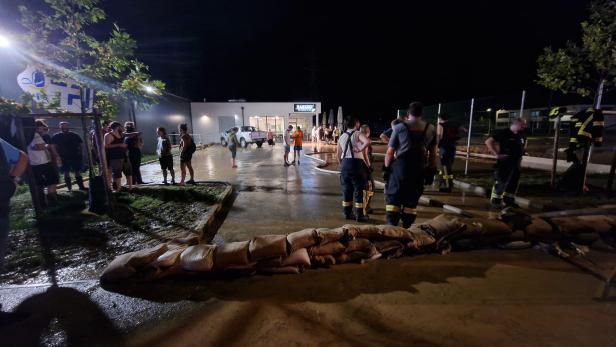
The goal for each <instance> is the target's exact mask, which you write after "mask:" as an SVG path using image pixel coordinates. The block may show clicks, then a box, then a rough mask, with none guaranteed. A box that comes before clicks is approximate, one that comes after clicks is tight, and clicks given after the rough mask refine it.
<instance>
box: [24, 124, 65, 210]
mask: <svg viewBox="0 0 616 347" xmlns="http://www.w3.org/2000/svg"><path fill="white" fill-rule="evenodd" d="M46 128H47V124H45V123H44V122H43V121H42V120H37V121H36V122H35V132H34V136H33V138H32V141H31V142H30V144H29V145H28V159H29V161H30V166H31V167H32V172H33V174H34V181H35V182H36V185H37V187H38V189H39V196H40V197H41V206H55V205H56V204H57V202H58V199H57V193H56V185H57V184H58V182H59V179H60V177H59V175H58V171H57V170H56V168H55V166H54V163H53V161H52V160H51V153H50V151H51V149H50V146H51V145H50V144H48V143H46V142H45V140H43V137H42V134H43V133H44V132H45V129H46ZM45 188H47V197H46V199H45Z"/></svg>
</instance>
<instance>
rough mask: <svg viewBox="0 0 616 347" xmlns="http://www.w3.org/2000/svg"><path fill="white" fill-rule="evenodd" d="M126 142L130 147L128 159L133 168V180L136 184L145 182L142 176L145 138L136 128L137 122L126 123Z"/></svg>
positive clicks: (128, 147)
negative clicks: (142, 155) (142, 153)
mask: <svg viewBox="0 0 616 347" xmlns="http://www.w3.org/2000/svg"><path fill="white" fill-rule="evenodd" d="M124 129H125V130H126V131H125V132H124V143H126V146H127V149H128V160H129V161H130V167H131V168H132V170H133V181H134V183H135V184H143V179H142V178H141V149H142V148H143V139H142V138H141V133H140V132H137V130H136V129H135V123H133V122H126V123H124Z"/></svg>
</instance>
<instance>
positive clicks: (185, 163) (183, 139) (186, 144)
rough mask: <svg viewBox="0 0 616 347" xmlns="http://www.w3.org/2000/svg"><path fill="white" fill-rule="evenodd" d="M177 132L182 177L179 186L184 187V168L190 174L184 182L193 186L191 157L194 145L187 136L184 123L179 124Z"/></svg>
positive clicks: (186, 127) (194, 148)
mask: <svg viewBox="0 0 616 347" xmlns="http://www.w3.org/2000/svg"><path fill="white" fill-rule="evenodd" d="M178 130H179V131H180V170H181V171H182V176H181V180H180V185H181V186H183V185H184V180H185V179H186V168H188V173H189V174H190V179H189V180H188V181H186V183H188V184H195V171H194V170H193V167H192V156H193V153H195V150H196V145H195V142H194V141H193V138H192V137H191V136H190V135H189V134H188V126H187V125H186V123H183V124H180V126H179V128H178Z"/></svg>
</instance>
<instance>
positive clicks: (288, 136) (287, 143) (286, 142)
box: [284, 124, 293, 166]
mask: <svg viewBox="0 0 616 347" xmlns="http://www.w3.org/2000/svg"><path fill="white" fill-rule="evenodd" d="M291 130H293V126H292V125H290V124H289V127H288V128H287V130H285V132H284V166H289V165H291V164H289V152H291Z"/></svg>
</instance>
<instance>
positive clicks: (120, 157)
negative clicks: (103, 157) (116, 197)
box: [104, 122, 133, 193]
mask: <svg viewBox="0 0 616 347" xmlns="http://www.w3.org/2000/svg"><path fill="white" fill-rule="evenodd" d="M104 140H105V150H106V151H107V160H109V166H110V167H111V175H112V176H113V185H112V187H113V190H114V191H115V192H116V193H117V192H120V191H121V190H122V174H124V176H126V183H127V184H128V191H132V190H133V170H132V168H131V166H130V161H129V160H128V157H127V156H126V147H127V145H126V143H124V136H123V135H122V124H120V123H118V122H113V123H111V126H110V131H109V132H108V133H107V134H105V138H104Z"/></svg>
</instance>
